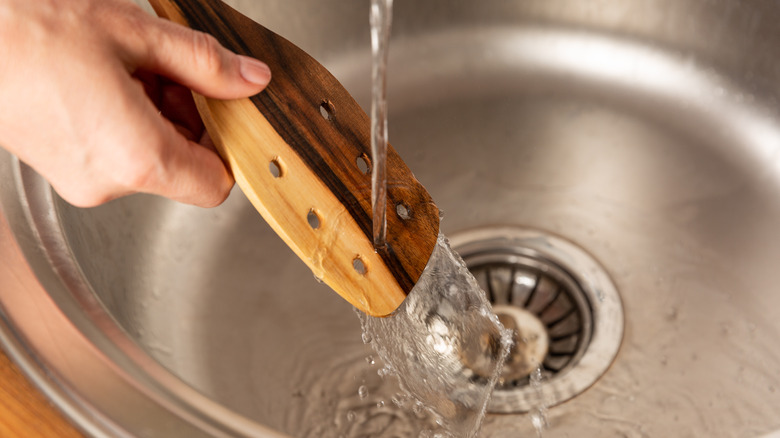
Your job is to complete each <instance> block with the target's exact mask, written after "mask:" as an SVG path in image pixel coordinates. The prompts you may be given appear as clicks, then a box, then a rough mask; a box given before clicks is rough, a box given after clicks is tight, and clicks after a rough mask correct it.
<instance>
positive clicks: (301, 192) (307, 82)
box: [152, 0, 439, 316]
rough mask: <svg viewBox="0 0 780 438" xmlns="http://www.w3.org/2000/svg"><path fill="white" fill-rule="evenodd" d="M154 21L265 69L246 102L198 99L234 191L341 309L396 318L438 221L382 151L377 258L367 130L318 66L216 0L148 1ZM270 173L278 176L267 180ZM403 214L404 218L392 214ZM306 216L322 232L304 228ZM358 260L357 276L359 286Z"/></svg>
mask: <svg viewBox="0 0 780 438" xmlns="http://www.w3.org/2000/svg"><path fill="white" fill-rule="evenodd" d="M152 6H153V7H154V8H155V11H157V13H158V14H159V15H161V16H164V17H167V18H169V19H171V20H173V21H176V22H178V23H180V24H185V25H188V26H190V27H192V28H194V29H197V30H200V31H204V32H207V33H210V34H211V35H214V36H215V37H216V38H217V40H219V41H220V43H222V44H223V45H224V46H226V47H227V48H229V49H231V50H233V51H234V52H237V53H240V54H244V55H248V56H252V57H255V58H258V59H261V60H263V61H264V62H266V63H267V64H268V65H269V66H270V68H271V70H272V72H273V79H272V81H271V83H270V84H269V86H268V87H267V89H266V90H265V91H263V92H262V93H260V94H258V95H256V96H253V97H252V98H250V99H239V100H236V101H230V102H224V101H216V100H213V99H206V98H203V97H202V96H196V101H197V102H198V108H199V110H200V112H201V116H202V117H203V119H204V122H205V124H206V127H207V129H208V130H209V133H210V134H211V136H212V138H213V139H214V140H215V143H216V144H217V148H218V149H219V151H220V153H221V155H222V156H223V158H224V159H225V161H226V162H227V163H228V164H229V166H230V167H231V169H232V171H233V173H234V175H235V176H236V181H237V183H238V185H239V186H240V187H241V188H242V190H243V191H244V193H245V194H247V196H248V198H249V199H250V200H251V201H252V202H253V204H254V206H255V207H256V208H257V210H258V211H260V213H261V214H262V215H263V217H264V218H265V219H266V221H267V222H268V223H269V224H271V226H272V227H273V228H274V230H275V231H276V232H277V233H278V234H279V235H280V236H281V237H282V238H283V239H284V240H285V242H286V243H287V244H288V245H289V246H290V247H291V248H292V249H293V250H294V251H295V252H296V254H298V256H299V257H300V258H301V259H302V260H303V261H304V262H305V263H307V264H308V265H309V267H310V268H311V269H312V270H313V272H314V273H315V275H316V276H317V277H319V278H322V279H323V280H324V281H325V283H327V284H328V285H329V286H331V287H332V288H333V289H334V290H335V291H336V292H338V293H339V294H340V295H342V297H344V298H345V299H347V300H348V301H349V302H350V303H352V304H353V305H354V306H356V307H357V308H359V309H361V310H363V311H364V312H366V313H368V314H371V315H374V316H385V315H387V314H389V313H390V312H392V311H393V310H395V309H396V308H397V307H398V306H399V305H400V304H401V302H402V301H403V299H404V298H405V296H406V295H407V294H408V293H409V292H410V291H411V289H412V287H413V286H414V284H415V283H416V282H417V280H418V279H419V277H420V275H421V274H422V271H423V269H424V268H425V266H426V264H427V262H428V258H429V257H430V255H431V253H432V251H433V247H434V245H435V243H436V239H437V236H438V229H439V210H438V208H437V207H436V206H435V205H434V203H433V201H432V200H431V197H430V195H429V194H428V192H427V191H426V190H425V188H424V187H423V186H422V185H421V184H420V183H419V182H418V181H417V179H416V178H415V177H414V175H413V174H412V172H411V171H410V170H409V168H408V167H407V166H406V164H405V163H404V161H403V160H402V159H401V157H400V156H399V155H398V154H397V152H396V151H395V150H394V149H393V148H392V146H389V147H388V159H387V176H388V187H387V194H388V210H387V230H388V237H387V241H388V245H387V247H385V248H379V249H376V248H373V246H372V244H371V242H372V241H373V236H372V230H373V227H372V207H371V178H370V174H366V173H363V172H361V171H360V168H359V166H358V164H357V160H358V158H359V157H366V158H368V159H369V161H370V157H371V141H370V119H369V117H368V115H366V113H365V112H364V111H363V110H362V108H360V106H359V105H358V104H357V102H355V100H354V99H353V98H352V96H350V95H349V93H348V92H347V91H346V90H345V89H344V87H343V86H342V85H341V84H340V83H339V82H338V81H337V80H336V79H335V77H333V75H331V74H330V73H329V72H328V71H327V70H326V69H325V68H324V67H323V66H322V65H320V64H319V63H318V62H317V61H316V60H314V58H312V57H311V56H309V55H308V54H306V53H305V52H303V51H302V50H301V49H299V48H298V47H296V46H295V45H293V44H292V43H290V42H289V41H287V40H286V39H284V38H282V37H281V36H279V35H277V34H275V33H273V32H271V31H270V30H268V29H266V28H265V27H263V26H261V25H259V24H257V23H255V22H254V21H252V20H251V19H249V18H247V17H245V16H244V15H242V14H240V13H239V12H237V11H235V10H234V9H232V8H230V7H228V6H226V5H225V4H223V3H222V2H221V1H219V0H154V1H152ZM271 162H274V163H276V164H277V166H278V165H279V163H281V167H282V170H283V175H282V176H281V177H279V178H274V177H273V176H272V175H271V174H270V172H269V164H270V163H271ZM399 204H401V205H403V206H404V207H405V209H406V211H408V212H409V217H407V218H401V217H399V215H398V214H396V207H397V205H399ZM310 211H313V212H314V213H315V214H316V215H317V218H318V221H319V222H320V224H319V226H318V227H314V228H313V227H311V226H310V225H309V224H308V222H307V221H306V218H307V215H308V214H309V212H310ZM357 259H359V260H360V261H361V262H362V263H363V264H364V265H365V267H366V269H367V272H366V273H365V274H356V272H355V269H354V268H353V262H354V261H355V260H357Z"/></svg>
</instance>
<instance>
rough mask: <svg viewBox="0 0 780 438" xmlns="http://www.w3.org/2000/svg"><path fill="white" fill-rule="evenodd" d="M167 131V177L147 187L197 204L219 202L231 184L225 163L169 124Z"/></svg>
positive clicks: (207, 204) (156, 192)
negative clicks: (168, 135) (159, 182)
mask: <svg viewBox="0 0 780 438" xmlns="http://www.w3.org/2000/svg"><path fill="white" fill-rule="evenodd" d="M169 132H170V138H169V139H168V140H166V149H167V151H168V153H167V157H166V158H167V159H166V166H165V167H166V173H167V175H168V176H169V178H166V179H164V180H163V181H161V184H157V185H156V187H155V186H152V187H148V188H147V191H148V192H150V193H154V194H158V195H161V196H165V197H167V198H170V199H173V200H175V201H179V202H183V203H186V204H192V205H197V206H200V207H216V206H217V205H220V204H221V203H222V202H223V201H224V200H225V199H226V198H227V197H228V195H229V194H230V189H231V188H232V187H233V177H232V176H231V175H230V173H229V172H228V170H227V168H226V167H225V164H224V163H223V162H222V160H221V159H220V158H219V156H218V155H217V154H216V153H215V152H214V151H213V150H211V149H208V148H205V147H203V146H201V145H199V144H197V143H194V142H193V141H191V140H187V139H186V138H184V137H183V136H182V135H181V134H179V133H178V132H176V130H175V129H173V128H170V130H169Z"/></svg>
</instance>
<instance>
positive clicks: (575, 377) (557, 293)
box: [450, 228, 623, 413]
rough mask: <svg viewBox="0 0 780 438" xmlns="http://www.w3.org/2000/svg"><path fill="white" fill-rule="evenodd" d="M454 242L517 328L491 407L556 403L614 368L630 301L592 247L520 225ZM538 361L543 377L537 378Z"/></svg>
mask: <svg viewBox="0 0 780 438" xmlns="http://www.w3.org/2000/svg"><path fill="white" fill-rule="evenodd" d="M450 241H451V244H452V247H453V248H454V249H455V250H456V251H457V252H458V253H459V254H460V255H461V257H463V260H464V261H465V262H466V265H467V266H468V267H469V269H470V270H471V272H472V273H473V274H474V276H475V277H476V278H477V280H478V281H479V282H480V285H481V286H482V289H483V290H484V291H485V293H486V294H487V297H488V299H489V300H490V302H491V303H492V305H493V310H494V311H495V313H496V314H497V315H498V317H499V319H500V320H501V322H502V323H503V324H504V326H505V327H507V328H509V329H511V330H513V331H514V334H515V338H514V347H513V348H512V351H511V353H510V355H509V357H508V358H507V360H506V363H505V366H504V369H503V371H502V374H501V378H500V381H499V383H498V385H497V386H496V389H495V391H494V393H493V398H492V400H491V402H490V405H489V407H488V410H489V411H490V412H497V413H512V412H527V411H530V410H532V409H534V408H538V407H539V406H540V404H543V405H544V406H553V405H556V404H558V403H561V402H564V401H566V400H569V399H570V398H572V397H574V396H576V395H578V394H580V393H581V392H583V391H585V390H586V389H587V388H588V387H589V386H591V385H592V384H593V383H594V382H595V381H596V380H598V378H599V377H600V376H601V375H602V374H603V373H604V372H605V371H606V370H607V368H609V366H610V364H611V363H612V360H613V359H614V358H615V355H616V354H617V351H618V348H619V347H620V342H621V339H622V337H623V308H622V304H621V301H620V296H619V295H618V293H617V290H616V289H615V287H614V285H613V284H612V281H611V280H610V279H609V277H608V276H607V274H606V272H604V270H603V268H601V267H600V266H599V265H598V263H596V261H595V260H593V258H592V257H590V256H589V255H588V254H587V253H586V252H585V251H583V250H582V249H580V248H579V247H577V246H575V245H574V244H572V243H570V242H568V241H565V240H563V239H561V238H559V237H556V236H552V235H548V234H544V233H541V232H538V231H532V230H524V229H518V228H485V229H477V230H471V231H467V232H462V233H458V234H455V235H453V236H452V237H451V239H450ZM537 368H539V369H540V370H541V376H542V384H541V385H539V384H534V385H531V384H530V383H531V382H530V381H531V377H530V376H531V375H532V374H534V371H536V370H537ZM540 396H543V399H542V400H540Z"/></svg>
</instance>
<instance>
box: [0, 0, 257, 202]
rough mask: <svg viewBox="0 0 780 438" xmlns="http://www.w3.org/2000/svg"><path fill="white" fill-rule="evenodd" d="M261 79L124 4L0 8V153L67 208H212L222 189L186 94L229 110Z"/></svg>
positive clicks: (39, 2)
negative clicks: (136, 196)
mask: <svg viewBox="0 0 780 438" xmlns="http://www.w3.org/2000/svg"><path fill="white" fill-rule="evenodd" d="M270 77H271V75H270V71H269V70H268V67H267V66H266V65H265V64H263V63H261V62H260V61H257V60H254V59H251V58H247V57H244V56H239V55H236V54H233V53H232V52H229V51H228V50H227V49H225V48H223V47H221V46H220V45H219V44H218V43H217V42H216V41H215V40H214V39H213V38H212V37H210V36H207V35H205V34H203V33H200V32H195V31H192V30H190V29H187V28H185V27H182V26H179V25H177V24H174V23H171V22H169V21H166V20H162V19H159V18H156V17H153V16H151V15H149V14H147V13H145V12H144V11H143V10H141V9H140V8H139V7H138V6H136V5H135V4H133V3H131V2H129V1H128V0H35V1H29V0H0V146H2V147H4V148H6V149H8V150H9V151H10V152H12V153H14V154H15V155H16V156H18V157H19V159H20V160H22V161H24V162H26V163H27V164H29V165H30V166H31V167H33V168H34V169H35V170H36V171H37V172H39V173H40V174H41V175H42V176H43V177H44V178H46V179H47V180H48V181H49V182H50V183H51V184H52V186H53V187H54V189H55V190H56V191H57V192H58V193H59V195H60V196H62V197H63V198H64V199H65V200H67V201H68V202H70V203H72V204H74V205H76V206H81V207H88V206H95V205H99V204H102V203H104V202H107V201H109V200H111V199H114V198H117V197H120V196H124V195H127V194H131V193H136V192H144V193H152V194H157V195H161V196H165V197H168V198H171V199H174V200H177V201H181V202H185V203H190V204H195V205H199V206H204V207H209V206H215V205H219V204H220V203H221V202H222V201H223V200H224V199H225V198H226V197H227V195H228V194H229V191H230V189H231V187H232V186H233V179H232V176H231V175H230V173H229V172H228V170H227V169H226V168H225V165H224V163H223V162H222V160H221V159H220V158H219V156H218V155H217V154H216V152H215V151H214V149H213V147H210V145H209V143H210V142H209V141H208V138H207V137H208V136H207V135H204V129H203V125H202V122H201V121H200V118H199V116H198V113H197V110H196V109H195V106H194V103H193V101H192V96H191V94H190V91H189V90H190V89H192V90H194V91H196V92H198V93H200V94H203V95H205V96H208V97H212V98H217V99H235V98H241V97H247V96H251V95H253V94H256V93H258V92H260V91H261V90H262V89H263V88H265V86H266V85H267V84H268V82H269V81H270Z"/></svg>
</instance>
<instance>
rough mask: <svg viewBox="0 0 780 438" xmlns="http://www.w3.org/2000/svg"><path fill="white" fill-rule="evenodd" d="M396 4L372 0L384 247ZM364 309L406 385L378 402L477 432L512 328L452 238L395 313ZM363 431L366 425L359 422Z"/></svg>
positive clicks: (376, 163) (378, 202) (378, 229)
mask: <svg viewBox="0 0 780 438" xmlns="http://www.w3.org/2000/svg"><path fill="white" fill-rule="evenodd" d="M392 4H393V2H392V0H371V12H370V24H371V49H372V70H371V72H372V101H371V150H372V181H371V182H372V208H373V238H374V246H375V247H377V248H380V247H383V246H385V242H386V232H387V230H386V217H385V214H386V210H387V199H386V196H387V195H386V174H385V161H386V156H387V140H388V133H387V93H386V90H387V85H386V83H387V82H386V81H387V61H388V52H389V40H390V27H391V23H392ZM358 314H359V315H360V320H361V325H362V328H363V340H364V342H365V343H367V344H370V345H371V347H372V348H373V349H374V350H375V351H376V352H377V354H378V356H379V357H380V359H381V360H382V361H383V363H384V367H383V368H381V369H380V370H379V372H380V374H381V375H382V377H383V378H386V377H389V376H394V377H396V378H397V380H398V383H399V385H400V390H401V392H400V393H399V394H400V396H398V397H394V398H392V402H393V405H394V406H388V403H387V402H386V401H384V400H380V401H378V402H376V403H372V404H375V405H376V406H377V408H378V409H390V408H393V409H402V410H403V409H407V410H408V409H409V408H410V407H411V409H412V410H414V411H415V416H416V418H418V419H420V420H424V421H423V423H424V424H428V425H429V427H425V428H423V430H418V431H417V432H416V433H417V434H418V435H422V436H426V435H427V436H436V437H453V438H454V437H458V438H460V437H467V438H471V437H476V436H477V434H478V433H479V429H480V426H481V423H482V419H483V418H484V415H485V410H486V407H487V403H488V401H489V399H490V395H491V394H492V391H493V387H494V386H495V383H496V381H497V379H498V377H499V376H500V374H501V370H502V367H503V362H504V359H505V358H506V356H507V354H508V352H509V348H510V346H511V337H512V335H511V332H508V331H506V330H504V328H503V327H502V326H501V324H500V322H499V321H498V318H497V317H496V316H495V314H493V312H492V310H491V307H490V304H489V302H488V301H487V299H486V297H485V294H484V293H483V292H482V291H481V290H480V288H479V286H478V284H477V281H476V280H475V279H474V277H473V276H472V275H471V273H470V272H469V271H468V269H467V268H466V265H465V263H464V262H463V260H462V259H461V258H460V257H459V256H458V255H457V254H456V253H455V252H454V251H452V249H451V248H450V246H449V243H448V242H447V239H446V238H445V237H444V236H443V235H441V234H440V235H439V237H438V241H437V245H436V247H435V248H434V251H433V254H432V255H431V258H430V260H429V262H428V265H427V266H426V269H425V271H424V272H423V274H422V276H421V277H420V279H419V280H418V282H417V284H416V285H415V287H414V288H413V290H412V291H411V292H410V294H409V296H408V297H407V299H406V300H405V301H404V303H403V304H402V305H401V307H400V308H399V309H398V310H397V311H396V312H395V313H394V314H393V315H391V316H389V317H387V318H372V317H368V316H365V315H363V314H362V313H360V312H358ZM368 394H369V389H368V387H367V386H366V385H361V386H360V387H359V388H358V397H359V398H360V399H361V400H363V399H366V398H368ZM399 400H405V401H404V402H401V401H399ZM353 419H354V416H353ZM430 420H433V421H430ZM395 424H396V425H403V426H404V427H405V426H406V425H405V424H403V423H402V422H396V423H395ZM394 427H395V426H393V424H387V425H385V426H384V430H383V431H382V436H406V435H404V431H403V430H400V429H397V428H396V429H393V428H394ZM357 432H358V434H360V433H363V432H365V431H361V427H359V426H358V427H357ZM356 436H358V435H356ZM359 436H364V435H359Z"/></svg>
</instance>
